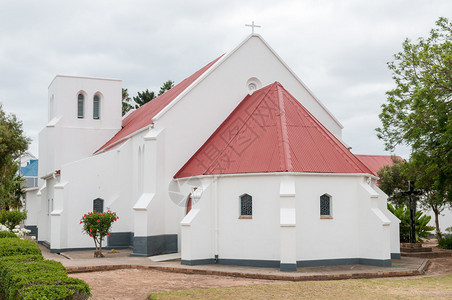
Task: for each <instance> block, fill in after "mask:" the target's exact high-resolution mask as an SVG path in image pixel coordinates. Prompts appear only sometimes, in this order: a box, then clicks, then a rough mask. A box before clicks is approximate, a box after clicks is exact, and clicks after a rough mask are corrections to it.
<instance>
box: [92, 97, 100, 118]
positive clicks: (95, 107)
mask: <svg viewBox="0 0 452 300" xmlns="http://www.w3.org/2000/svg"><path fill="white" fill-rule="evenodd" d="M99 117H100V98H99V96H98V95H95V96H94V99H93V119H99Z"/></svg>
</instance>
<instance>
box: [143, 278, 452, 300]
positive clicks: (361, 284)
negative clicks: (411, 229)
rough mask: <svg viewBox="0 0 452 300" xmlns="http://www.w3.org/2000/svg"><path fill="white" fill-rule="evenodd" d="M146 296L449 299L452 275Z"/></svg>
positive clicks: (254, 286) (155, 297)
mask: <svg viewBox="0 0 452 300" xmlns="http://www.w3.org/2000/svg"><path fill="white" fill-rule="evenodd" d="M149 299H452V275H447V276H442V277H435V278H415V279H413V278H404V279H371V280H368V279H362V280H340V281H303V282H290V283H280V284H264V285H250V286H241V287H227V288H214V289H202V290H188V291H173V292H163V293H153V294H150V295H149Z"/></svg>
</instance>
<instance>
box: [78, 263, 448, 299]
mask: <svg viewBox="0 0 452 300" xmlns="http://www.w3.org/2000/svg"><path fill="white" fill-rule="evenodd" d="M431 262H432V264H431V266H430V268H429V270H428V272H427V276H428V277H436V276H443V275H447V274H452V257H448V258H433V259H431ZM69 276H71V277H76V278H80V279H82V280H85V281H86V282H87V283H88V284H89V286H90V287H91V293H92V294H93V298H92V299H146V296H147V295H148V294H149V293H152V292H162V291H173V290H190V289H203V288H214V287H228V286H243V285H252V284H273V283H283V282H284V281H272V280H261V279H246V278H235V277H225V276H214V275H197V274H181V273H172V272H163V271H158V270H149V269H147V270H146V269H139V270H136V269H123V270H114V271H104V272H89V273H75V274H69ZM420 277H425V276H420ZM410 278H413V277H410ZM394 279H396V278H394Z"/></svg>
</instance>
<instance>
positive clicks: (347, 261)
mask: <svg viewBox="0 0 452 300" xmlns="http://www.w3.org/2000/svg"><path fill="white" fill-rule="evenodd" d="M181 264H182V265H187V266H196V265H208V264H220V265H234V266H247V267H263V268H279V269H280V270H281V271H283V272H294V271H296V270H297V268H300V267H321V266H339V265H355V264H360V265H370V266H379V267H391V266H392V263H391V260H390V259H382V260H380V259H368V258H341V259H319V260H302V261H297V263H296V264H285V263H283V264H282V263H280V262H279V261H277V260H253V259H221V258H220V259H218V260H217V261H215V259H213V258H207V259H196V260H181Z"/></svg>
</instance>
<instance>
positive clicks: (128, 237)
mask: <svg viewBox="0 0 452 300" xmlns="http://www.w3.org/2000/svg"><path fill="white" fill-rule="evenodd" d="M132 245H133V232H112V233H110V236H108V237H107V246H108V247H113V248H114V247H116V248H117V247H132Z"/></svg>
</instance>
